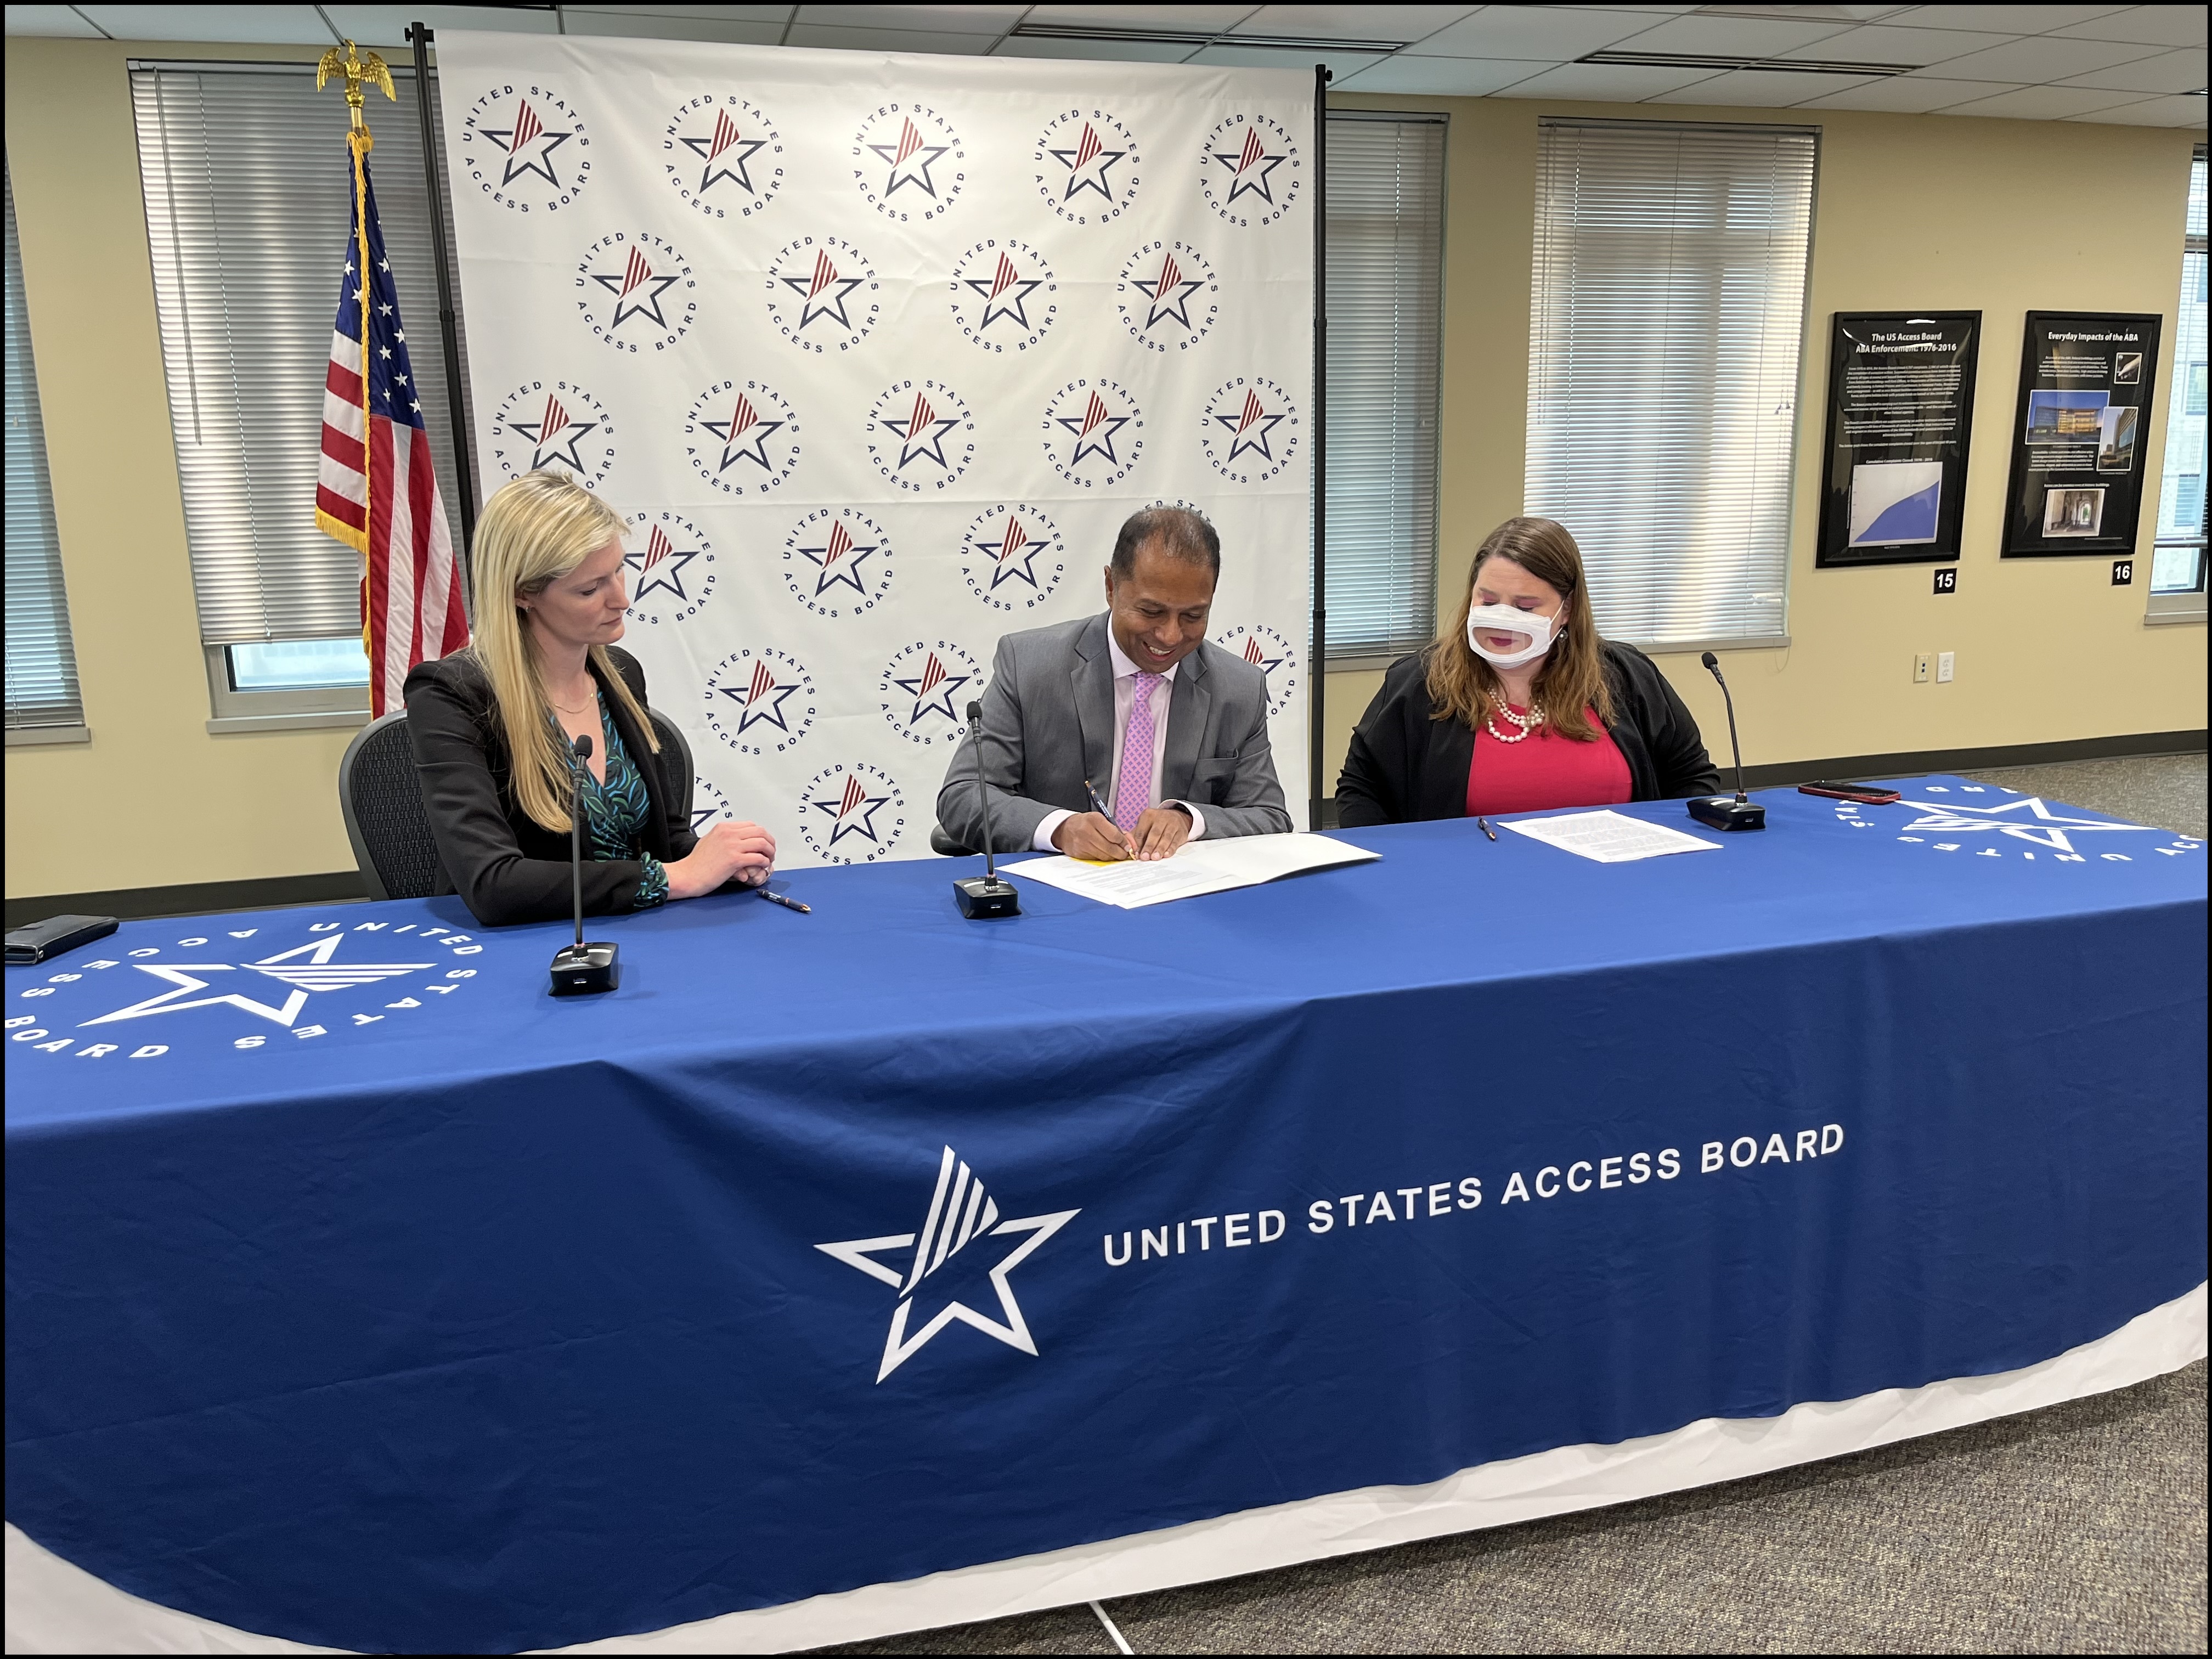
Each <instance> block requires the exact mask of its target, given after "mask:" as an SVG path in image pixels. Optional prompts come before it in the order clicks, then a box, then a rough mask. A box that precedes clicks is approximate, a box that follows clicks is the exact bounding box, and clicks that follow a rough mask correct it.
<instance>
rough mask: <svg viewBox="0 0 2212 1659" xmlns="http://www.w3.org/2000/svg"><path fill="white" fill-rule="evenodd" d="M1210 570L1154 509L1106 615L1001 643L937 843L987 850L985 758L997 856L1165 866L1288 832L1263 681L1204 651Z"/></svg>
mask: <svg viewBox="0 0 2212 1659" xmlns="http://www.w3.org/2000/svg"><path fill="white" fill-rule="evenodd" d="M1220 572H1221V538H1219V537H1218V536H1217V535H1215V534H1214V532H1213V526H1212V525H1210V524H1208V523H1206V520H1204V519H1202V518H1200V517H1199V515H1198V514H1197V513H1188V512H1184V511H1182V509H1180V508H1176V507H1152V508H1148V509H1147V510H1146V511H1145V512H1142V513H1137V514H1135V515H1133V517H1132V518H1131V519H1130V520H1129V521H1128V522H1127V524H1124V525H1123V526H1121V534H1120V536H1118V537H1117V538H1115V543H1114V559H1113V562H1112V563H1110V564H1109V565H1108V566H1107V568H1106V605H1107V611H1106V614H1105V615H1104V616H1103V617H1089V618H1086V619H1085V620H1084V621H1081V622H1072V623H1058V624H1056V625H1055V626H1054V627H1050V628H1036V629H1029V630H1028V631H1026V632H1024V633H1020V634H1009V635H1006V636H1005V637H1004V638H1003V639H1001V640H1000V641H999V651H998V655H997V657H996V659H994V661H993V663H992V665H991V685H990V689H989V690H987V691H986V692H985V693H984V694H983V719H982V724H981V728H980V729H979V730H978V731H975V732H969V735H968V738H967V741H965V742H964V743H963V744H961V745H960V747H959V749H958V750H957V751H956V752H955V753H954V755H953V757H952V764H951V767H950V768H949V769H947V770H946V772H945V787H943V788H942V789H940V790H939V792H938V795H937V821H938V823H939V824H940V825H942V826H943V827H944V829H945V833H946V834H947V835H948V836H951V837H952V838H953V839H954V840H955V841H957V842H961V843H962V844H963V846H967V847H975V848H980V847H981V846H982V844H983V823H982V815H981V803H980V802H979V801H978V800H977V799H976V793H975V767H976V755H977V751H978V749H979V747H980V749H981V755H982V765H983V781H984V783H985V785H986V787H987V788H988V789H989V791H990V795H991V836H992V841H993V844H994V849H995V850H996V851H999V852H1001V853H1012V852H1027V851H1029V850H1030V849H1031V848H1035V849H1036V851H1038V852H1054V851H1058V852H1062V853H1066V854H1069V855H1070V856H1072V857H1074V858H1081V859H1101V860H1108V859H1131V858H1134V859H1164V858H1168V857H1170V856H1171V855H1173V854H1174V853H1175V851H1176V848H1179V847H1181V846H1182V844H1183V842H1186V841H1188V840H1191V839H1193V838H1194V837H1199V836H1213V837H1215V838H1217V839H1218V838H1220V837H1223V836H1261V835H1273V834H1276V833H1278V832H1280V831H1283V830H1286V829H1289V828H1290V827H1291V815H1290V813H1289V812H1288V811H1286V810H1285V807H1284V805H1283V787H1282V785H1280V784H1279V783H1278V782H1277V781H1275V761H1274V756H1273V751H1272V750H1270V748H1269V747H1268V743H1267V675H1266V674H1264V673H1263V672H1261V671H1260V670H1259V669H1257V668H1255V667H1254V666H1253V665H1251V664H1249V663H1248V662H1246V661H1244V660H1243V659H1242V658H1240V657H1237V656H1234V655H1231V653H1229V652H1226V651H1224V650H1223V649H1222V648H1221V647H1219V646H1218V645H1212V644H1209V643H1207V641H1206V617H1207V615H1208V614H1209V613H1210V612H1211V611H1212V608H1213V587H1214V582H1215V580H1216V578H1217V577H1218V575H1219V574H1220ZM1101 809H1103V810H1101Z"/></svg>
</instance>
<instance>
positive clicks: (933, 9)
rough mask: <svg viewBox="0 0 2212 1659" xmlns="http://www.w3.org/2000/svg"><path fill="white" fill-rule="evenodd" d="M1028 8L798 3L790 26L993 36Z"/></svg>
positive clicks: (1019, 18)
mask: <svg viewBox="0 0 2212 1659" xmlns="http://www.w3.org/2000/svg"><path fill="white" fill-rule="evenodd" d="M1028 9H1029V8H1028V7H1027V6H801V7H800V8H799V15H798V17H797V18H796V19H795V20H793V24H792V27H793V28H794V29H799V28H807V27H819V28H839V29H889V30H892V31H896V32H901V33H905V32H913V33H922V34H994V35H996V34H1004V33H1006V31H1007V30H1008V29H1010V28H1012V27H1013V26H1014V25H1015V24H1017V23H1018V22H1020V21H1022V14H1023V13H1024V12H1025V11H1027V10H1028ZM793 44H794V45H795V44H797V43H796V42H795V41H794V42H793Z"/></svg>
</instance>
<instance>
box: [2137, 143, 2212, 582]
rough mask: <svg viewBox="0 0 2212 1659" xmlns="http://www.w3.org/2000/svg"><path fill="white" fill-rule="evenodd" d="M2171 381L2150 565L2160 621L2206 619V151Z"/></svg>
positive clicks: (2185, 262)
mask: <svg viewBox="0 0 2212 1659" xmlns="http://www.w3.org/2000/svg"><path fill="white" fill-rule="evenodd" d="M2182 246H2183V248H2184V250H2185V251H2184V252H2183V253H2182V256H2181V304H2180V306H2179V308H2178V312H2177V314H2176V316H2175V319H2174V327H2173V372H2172V375H2171V377H2170V378H2169V379H2168V380H2167V381H2166V386H2167V388H2168V390H2167V392H2166V465H2165V467H2164V469H2163V470H2162V471H2161V473H2160V479H2159V486H2158V538H2157V540H2156V542H2155V543H2154V545H2153V548H2152V552H2151V562H2150V614H2151V616H2152V617H2154V618H2156V617H2172V618H2173V619H2175V620H2177V621H2179V620H2180V619H2182V618H2185V617H2186V618H2189V619H2191V620H2193V621H2202V620H2203V617H2204V543H2205V535H2204V530H2205V514H2204V149H2203V146H2202V145H2199V146H2198V147H2197V160H2196V161H2195V162H2194V163H2192V164H2191V167H2190V169H2189V218H2188V221H2187V235H2186V240H2185V241H2184V242H2183V244H2182Z"/></svg>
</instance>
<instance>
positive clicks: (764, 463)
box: [699, 392, 784, 472]
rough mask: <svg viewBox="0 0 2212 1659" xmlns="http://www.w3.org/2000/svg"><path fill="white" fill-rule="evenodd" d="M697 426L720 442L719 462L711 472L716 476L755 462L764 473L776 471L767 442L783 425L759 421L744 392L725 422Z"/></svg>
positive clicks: (750, 401)
mask: <svg viewBox="0 0 2212 1659" xmlns="http://www.w3.org/2000/svg"><path fill="white" fill-rule="evenodd" d="M699 424H700V425H701V426H702V427H704V428H707V430H708V431H709V432H711V433H713V434H714V435H715V436H716V437H717V438H720V440H721V441H722V462H721V465H720V466H718V467H716V468H715V469H714V470H715V471H717V472H726V471H729V470H730V467H731V465H732V463H734V462H737V461H751V462H754V463H755V464H757V465H758V466H759V467H760V469H761V471H763V472H773V471H775V462H774V461H772V460H770V459H769V454H768V447H767V446H768V441H769V439H770V438H771V437H773V436H775V434H777V433H778V432H781V430H782V429H783V425H784V423H783V422H781V421H769V420H763V419H762V418H761V416H760V412H759V411H758V410H756V409H755V408H754V407H753V404H752V399H751V398H748V397H746V396H745V394H744V392H739V393H738V401H737V403H736V404H735V405H734V406H733V407H732V410H731V411H730V416H729V418H728V419H727V420H723V421H702V422H699Z"/></svg>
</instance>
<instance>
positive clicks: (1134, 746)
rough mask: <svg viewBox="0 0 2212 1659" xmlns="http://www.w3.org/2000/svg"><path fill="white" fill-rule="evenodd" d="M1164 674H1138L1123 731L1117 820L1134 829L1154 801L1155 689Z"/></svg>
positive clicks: (1117, 793) (1122, 826) (1117, 787)
mask: <svg viewBox="0 0 2212 1659" xmlns="http://www.w3.org/2000/svg"><path fill="white" fill-rule="evenodd" d="M1165 678H1167V676H1166V675H1164V674H1139V675H1138V676H1137V689H1136V694H1135V696H1133V697H1131V698H1130V700H1129V724H1128V727H1127V730H1125V731H1124V732H1122V733H1121V782H1120V783H1119V784H1117V785H1116V786H1115V791H1114V822H1115V825H1116V826H1117V827H1119V828H1121V829H1135V828H1136V827H1137V820H1138V819H1139V818H1140V817H1144V816H1145V809H1146V807H1147V806H1150V805H1152V737H1153V726H1152V691H1153V690H1154V688H1156V687H1157V686H1158V684H1159V683H1160V682H1161V681H1162V680H1164V679H1165Z"/></svg>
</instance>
